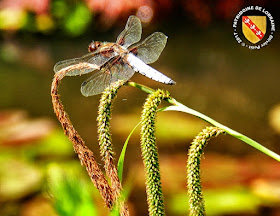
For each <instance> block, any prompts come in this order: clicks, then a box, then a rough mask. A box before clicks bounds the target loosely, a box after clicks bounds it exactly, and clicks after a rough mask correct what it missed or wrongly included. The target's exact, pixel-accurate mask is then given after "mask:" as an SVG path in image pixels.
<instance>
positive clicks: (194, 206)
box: [187, 127, 224, 216]
mask: <svg viewBox="0 0 280 216" xmlns="http://www.w3.org/2000/svg"><path fill="white" fill-rule="evenodd" d="M223 132H224V131H223V130H221V129H220V128H218V127H207V128H205V129H204V130H203V131H202V132H200V133H199V134H198V135H197V136H196V137H195V139H194V140H193V142H192V143H191V146H190V149H189V157H188V165H187V170H188V193H189V204H190V215H191V216H203V215H205V206H204V199H203V194H202V187H201V177H200V161H201V156H202V154H203V150H204V148H205V146H206V144H207V143H208V141H209V140H210V139H211V138H213V137H216V136H218V135H219V134H220V133H223Z"/></svg>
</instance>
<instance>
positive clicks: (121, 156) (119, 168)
mask: <svg viewBox="0 0 280 216" xmlns="http://www.w3.org/2000/svg"><path fill="white" fill-rule="evenodd" d="M140 124H141V121H140V122H139V123H138V124H137V125H136V126H135V127H134V128H133V129H132V131H131V132H130V134H129V135H128V137H127V139H126V141H125V143H124V145H123V148H122V152H121V155H120V158H119V161H118V176H119V179H120V182H122V175H123V164H124V157H125V152H126V147H127V144H128V141H129V139H130V137H131V135H132V134H133V132H134V131H135V130H136V128H137V127H138V126H139V125H140Z"/></svg>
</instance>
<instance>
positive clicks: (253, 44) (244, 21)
mask: <svg viewBox="0 0 280 216" xmlns="http://www.w3.org/2000/svg"><path fill="white" fill-rule="evenodd" d="M232 27H233V35H234V38H235V40H236V41H237V43H239V44H240V45H241V46H243V47H247V48H249V49H251V50H259V49H260V48H262V47H264V46H267V45H268V44H269V43H270V42H271V41H272V39H273V37H274V36H273V34H274V32H275V22H274V19H273V17H272V15H271V13H270V12H269V11H267V10H266V9H265V8H263V7H260V6H248V7H245V8H243V9H242V10H241V11H239V12H238V14H237V15H236V16H235V18H234V20H233V25H232Z"/></svg>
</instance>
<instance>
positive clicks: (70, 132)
mask: <svg viewBox="0 0 280 216" xmlns="http://www.w3.org/2000/svg"><path fill="white" fill-rule="evenodd" d="M92 66H93V65H89V64H84V63H80V64H77V65H74V66H70V67H71V68H70V67H67V68H64V69H62V70H60V71H59V72H57V73H56V74H55V75H54V78H53V81H52V86H51V96H52V103H53V109H54V112H55V114H56V116H57V118H58V120H59V121H60V123H61V125H62V128H63V130H64V133H65V135H66V136H68V138H69V139H70V140H71V141H72V143H73V147H74V150H75V152H76V153H77V154H78V157H79V159H80V161H81V164H82V165H84V166H85V167H86V170H87V173H88V175H89V177H90V179H91V181H92V182H93V184H94V186H95V187H96V188H97V189H98V190H99V192H100V195H101V197H102V198H103V200H104V202H105V205H106V206H107V207H108V208H109V209H112V207H113V204H114V201H115V197H114V195H113V193H112V190H111V188H110V186H109V184H108V182H107V180H106V179H105V176H104V174H103V172H102V171H101V170H100V168H99V166H98V164H97V162H96V160H95V157H94V154H93V152H92V151H91V150H90V149H89V148H88V147H87V146H86V145H85V142H84V140H83V139H82V138H81V137H80V135H79V134H78V132H77V131H76V130H75V128H74V126H73V125H72V123H71V121H70V119H69V116H68V114H67V113H66V112H65V111H64V107H63V105H62V103H61V101H60V99H59V95H58V87H59V84H60V81H61V80H62V79H63V77H64V76H65V75H66V74H67V72H68V71H69V70H70V69H73V68H74V67H75V68H76V69H81V68H91V67H92Z"/></svg>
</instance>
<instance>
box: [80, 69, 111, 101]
mask: <svg viewBox="0 0 280 216" xmlns="http://www.w3.org/2000/svg"><path fill="white" fill-rule="evenodd" d="M110 80H111V75H110V73H106V71H105V70H104V69H102V70H101V71H98V72H97V73H95V74H94V75H93V76H91V77H90V78H88V79H87V80H85V81H84V82H83V83H82V86H81V93H82V95H84V96H86V97H88V96H92V95H97V94H100V93H102V92H103V91H104V90H105V88H106V87H108V86H109V85H110Z"/></svg>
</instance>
